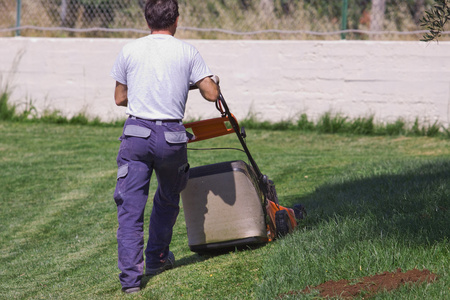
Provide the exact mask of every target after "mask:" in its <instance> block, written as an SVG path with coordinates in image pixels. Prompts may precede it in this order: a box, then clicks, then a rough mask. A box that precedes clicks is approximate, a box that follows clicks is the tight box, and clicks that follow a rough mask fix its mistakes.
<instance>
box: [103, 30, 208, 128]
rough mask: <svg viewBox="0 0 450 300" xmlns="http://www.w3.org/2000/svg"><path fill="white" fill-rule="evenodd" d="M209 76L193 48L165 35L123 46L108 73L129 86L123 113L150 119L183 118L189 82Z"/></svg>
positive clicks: (153, 35) (141, 39)
mask: <svg viewBox="0 0 450 300" xmlns="http://www.w3.org/2000/svg"><path fill="white" fill-rule="evenodd" d="M211 75H212V73H211V71H210V70H209V68H208V66H207V65H206V63H205V62H204V60H203V58H202V57H201V55H200V53H199V52H198V50H197V49H195V47H194V46H192V45H190V44H188V43H186V42H183V41H181V40H178V39H176V38H174V37H173V36H171V35H165V34H151V35H148V36H146V37H143V38H139V39H137V40H135V41H133V42H131V43H129V44H127V45H125V46H124V47H123V49H122V51H121V52H120V54H119V56H118V57H117V59H116V62H115V63H114V66H113V69H112V71H111V77H112V78H114V79H115V80H116V81H118V82H120V83H122V84H125V85H127V87H128V94H127V95H128V106H127V111H126V113H127V114H129V115H133V116H135V117H139V118H143V119H149V120H166V119H180V120H181V119H183V117H184V112H185V107H186V101H187V95H188V92H189V85H190V83H196V82H198V81H199V80H201V79H203V78H205V77H207V76H211Z"/></svg>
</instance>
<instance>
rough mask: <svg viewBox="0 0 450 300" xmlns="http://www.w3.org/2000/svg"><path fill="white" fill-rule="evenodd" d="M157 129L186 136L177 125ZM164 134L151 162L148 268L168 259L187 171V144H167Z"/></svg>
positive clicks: (160, 135)
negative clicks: (152, 183)
mask: <svg viewBox="0 0 450 300" xmlns="http://www.w3.org/2000/svg"><path fill="white" fill-rule="evenodd" d="M160 129H161V130H162V131H164V132H180V134H181V133H183V134H186V132H185V129H184V126H182V125H180V124H177V123H175V124H167V125H165V126H161V127H160ZM164 132H159V134H158V145H157V149H158V151H157V154H156V155H155V156H156V157H155V161H154V170H155V174H156V176H157V179H158V188H157V190H156V193H155V196H154V199H153V210H152V214H151V217H150V224H149V238H148V242H147V248H146V251H145V255H146V265H147V267H149V268H157V267H159V266H161V264H162V263H163V262H164V261H165V260H166V258H167V255H168V252H169V244H170V242H171V240H172V233H173V226H174V225H175V222H176V219H177V216H178V213H179V210H180V209H179V202H180V192H181V190H182V189H183V188H184V187H185V186H186V183H187V179H188V170H189V165H188V163H187V146H186V142H181V143H180V142H177V143H169V142H167V140H166V137H165V135H164Z"/></svg>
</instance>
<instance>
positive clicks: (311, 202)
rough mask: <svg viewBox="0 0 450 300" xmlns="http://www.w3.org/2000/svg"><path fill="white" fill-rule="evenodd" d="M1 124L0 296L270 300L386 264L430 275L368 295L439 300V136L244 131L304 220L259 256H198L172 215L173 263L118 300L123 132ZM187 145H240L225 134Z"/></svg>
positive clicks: (447, 229) (449, 281)
mask: <svg viewBox="0 0 450 300" xmlns="http://www.w3.org/2000/svg"><path fill="white" fill-rule="evenodd" d="M0 130H1V134H0V170H1V173H0V174H1V175H0V184H1V187H2V192H1V193H0V216H1V218H0V249H1V252H0V253H1V255H0V266H1V267H0V278H1V280H0V299H15V298H16V299H118V298H123V297H125V298H130V299H131V298H145V299H149V298H150V299H176V298H179V299H277V298H278V295H279V294H282V293H286V292H288V291H298V290H302V289H304V288H305V287H306V286H309V285H317V284H320V283H322V282H325V281H327V280H331V279H333V280H337V279H352V280H353V279H357V278H359V277H363V276H368V275H374V274H377V273H382V272H383V271H394V270H396V269H397V268H401V269H402V270H404V271H406V270H410V269H413V268H418V269H424V268H426V269H429V270H430V271H432V272H434V273H436V274H437V275H438V276H439V278H438V280H437V281H436V282H434V283H432V284H421V285H414V286H407V287H405V288H402V289H399V290H398V291H395V292H391V293H382V294H379V295H377V296H376V299H450V273H449V270H450V246H449V240H450V140H449V139H442V138H427V137H403V136H396V137H367V136H345V135H320V134H316V133H301V132H300V131H267V130H266V131H265V130H247V135H248V138H247V142H248V146H249V148H250V150H251V152H252V154H253V156H254V158H255V160H256V162H257V163H258V165H259V167H260V169H261V171H262V172H263V173H265V174H267V175H268V176H269V177H270V178H271V179H272V180H274V182H275V183H276V186H277V192H278V196H279V198H280V202H281V204H283V205H285V206H290V205H293V204H295V203H303V204H304V205H305V206H306V207H307V210H308V218H307V219H306V220H305V221H304V222H303V223H302V224H301V225H300V227H299V229H298V230H297V231H296V232H294V233H293V234H292V235H290V236H288V237H286V238H284V239H282V240H279V241H276V242H273V243H270V244H268V245H266V246H264V247H261V248H259V249H254V250H246V251H238V252H232V253H229V254H224V255H218V256H199V255H197V254H195V253H192V252H190V250H189V248H188V246H187V235H186V227H185V222H184V215H183V211H181V214H180V216H179V218H178V221H177V224H176V227H175V232H174V239H173V243H172V251H173V252H174V253H175V256H176V258H177V262H176V268H175V269H174V270H170V271H167V272H165V273H163V274H161V275H159V276H157V277H154V278H152V279H150V280H148V279H147V280H146V282H145V283H146V288H145V289H144V290H143V291H141V292H140V293H138V294H135V295H130V296H124V295H123V294H122V292H121V291H120V284H119V281H118V277H117V276H118V274H119V270H118V269H117V258H116V249H117V245H116V240H115V232H116V228H117V221H116V210H115V203H114V200H113V199H112V194H113V191H114V184H115V176H116V163H115V157H116V154H117V150H118V147H119V142H118V139H117V138H118V137H119V135H120V134H121V128H119V127H95V126H81V125H52V124H43V123H29V124H26V123H15V122H3V121H0ZM190 146H191V147H216V146H218V147H238V148H239V146H240V145H239V143H238V141H237V138H236V137H235V136H233V135H230V136H226V137H221V138H217V139H213V140H210V141H205V142H199V143H195V144H192V145H190ZM189 156H190V163H191V165H192V166H199V165H204V164H209V163H214V162H221V161H227V160H235V159H243V160H245V155H243V154H242V153H241V152H237V151H231V150H228V151H190V152H189ZM154 187H155V183H154V182H153V184H152V186H151V189H152V191H154ZM149 204H151V201H149ZM150 210H151V206H150V205H149V206H148V209H147V211H146V216H147V217H149V215H150ZM314 297H315V295H314V294H308V295H304V294H300V295H296V296H290V297H284V298H283V299H297V298H298V299H300V298H301V299H313V298H314Z"/></svg>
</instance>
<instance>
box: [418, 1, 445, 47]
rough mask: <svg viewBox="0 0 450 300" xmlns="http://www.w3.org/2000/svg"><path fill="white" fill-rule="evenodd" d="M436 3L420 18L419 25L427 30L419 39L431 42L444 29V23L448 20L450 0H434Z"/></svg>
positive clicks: (436, 38) (437, 37)
mask: <svg viewBox="0 0 450 300" xmlns="http://www.w3.org/2000/svg"><path fill="white" fill-rule="evenodd" d="M435 1H436V3H435V4H434V5H433V8H432V9H431V10H430V11H426V12H425V16H424V17H423V18H422V19H421V20H420V25H421V26H423V27H426V28H427V29H428V30H429V32H428V33H426V34H424V35H423V38H422V39H421V41H424V42H431V41H433V40H438V39H439V37H440V36H441V33H442V32H443V31H444V26H445V24H446V23H447V22H448V21H450V0H435Z"/></svg>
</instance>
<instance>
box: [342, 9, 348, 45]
mask: <svg viewBox="0 0 450 300" xmlns="http://www.w3.org/2000/svg"><path fill="white" fill-rule="evenodd" d="M347 14H348V0H342V19H341V30H347ZM345 36H346V34H345V33H344V32H343V33H341V39H342V40H345Z"/></svg>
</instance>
